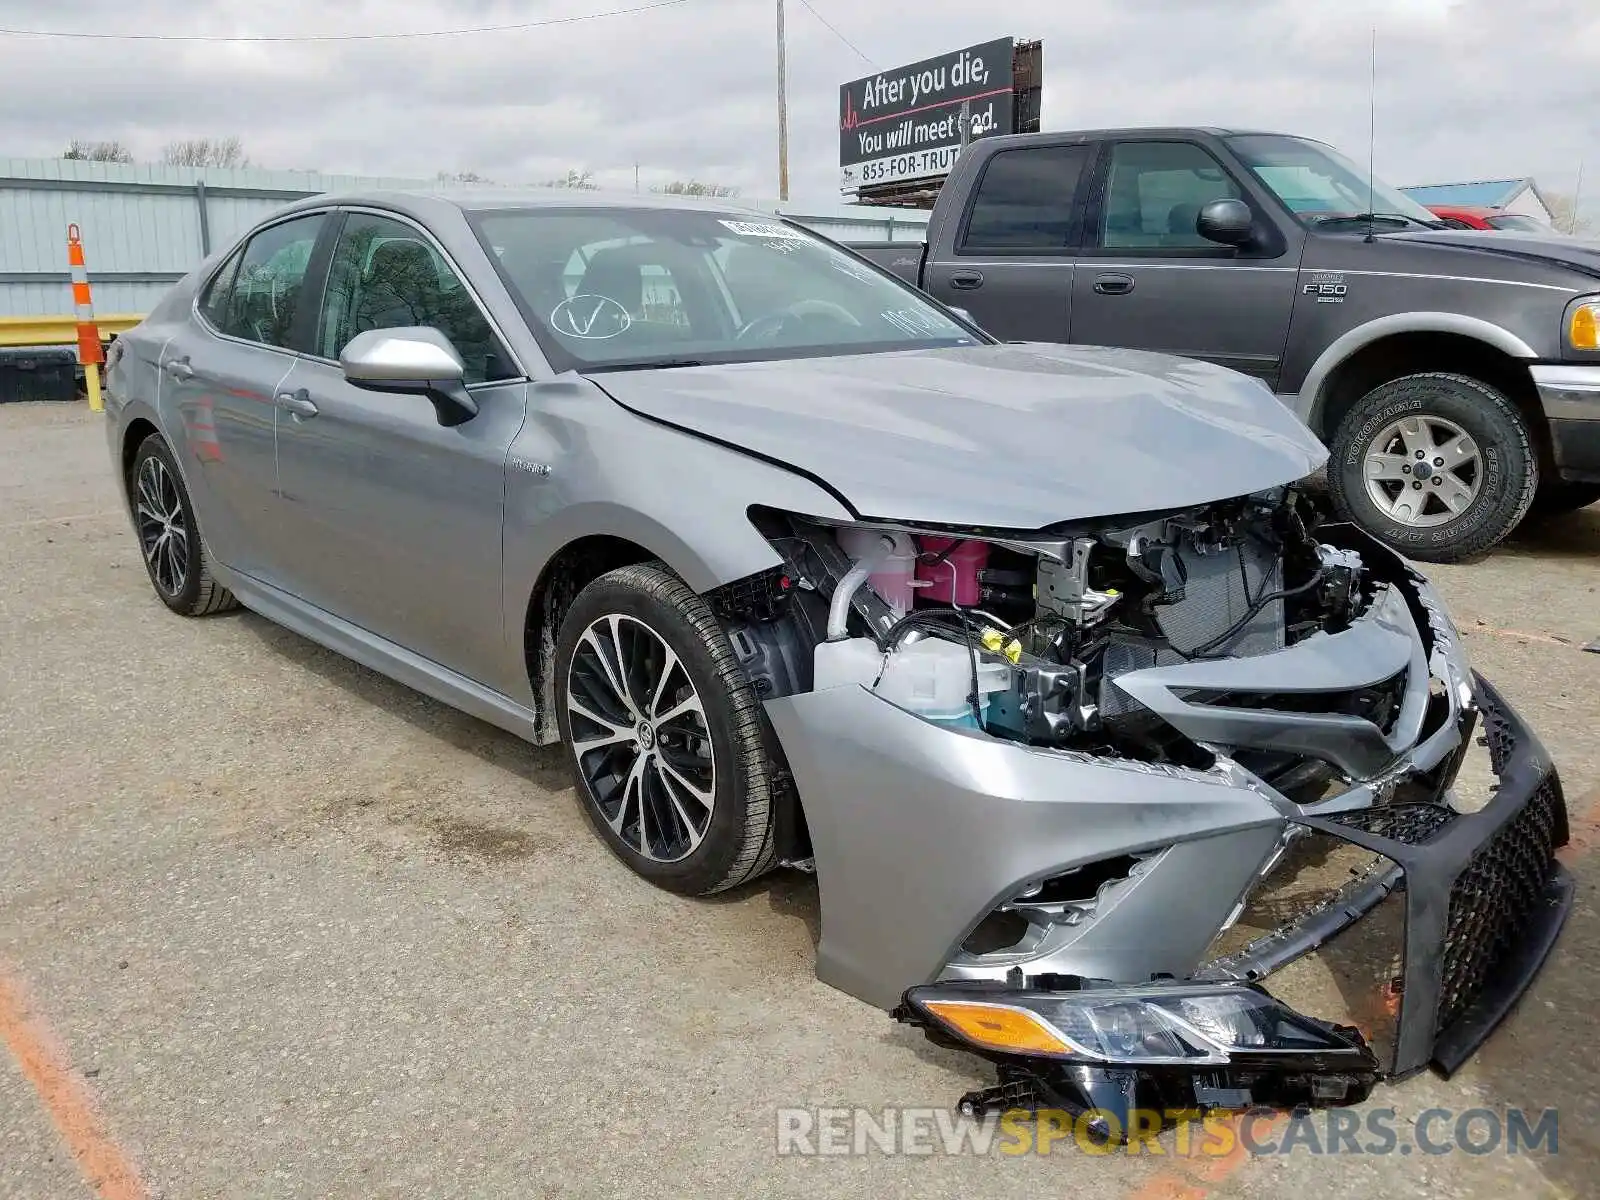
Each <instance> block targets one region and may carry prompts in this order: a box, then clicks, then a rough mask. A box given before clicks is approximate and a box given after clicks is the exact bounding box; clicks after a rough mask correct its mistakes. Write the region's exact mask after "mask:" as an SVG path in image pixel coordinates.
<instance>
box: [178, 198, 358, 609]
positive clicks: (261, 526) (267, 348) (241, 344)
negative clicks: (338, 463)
mask: <svg viewBox="0 0 1600 1200" xmlns="http://www.w3.org/2000/svg"><path fill="white" fill-rule="evenodd" d="M327 220H328V217H327V214H325V213H312V214H308V215H304V216H298V217H294V218H291V219H289V220H286V221H280V222H277V223H275V224H272V225H269V226H267V227H266V228H264V229H261V230H260V231H258V232H257V233H255V234H254V235H252V236H251V237H250V239H249V240H248V241H247V242H245V243H244V245H242V246H241V247H240V248H239V249H238V250H237V251H236V252H235V253H234V254H233V255H232V256H231V257H229V258H228V259H227V260H226V261H225V262H224V263H223V264H222V266H221V267H220V268H218V270H217V271H216V273H215V274H214V275H212V277H211V279H210V280H209V281H208V282H207V283H206V285H205V287H204V288H203V289H202V291H201V293H200V297H199V302H198V303H197V304H196V306H195V309H194V312H193V313H192V314H191V315H190V318H189V320H188V321H187V322H186V323H185V325H184V326H183V328H182V329H181V330H180V331H179V332H178V333H177V334H176V335H175V336H174V337H173V338H171V339H170V340H169V341H168V342H167V345H166V348H165V349H164V351H163V352H162V359H161V370H162V381H161V409H162V414H163V421H164V423H165V424H166V426H167V430H168V433H169V435H170V436H172V438H173V439H174V440H175V441H176V442H177V443H178V445H177V446H176V447H175V449H176V452H177V454H178V456H179V458H180V463H181V466H182V468H183V475H184V480H185V481H186V483H187V484H188V486H189V490H190V493H191V495H192V496H193V498H194V502H195V505H196V507H197V509H198V512H199V516H200V521H201V523H202V525H203V526H204V528H205V532H206V543H207V546H208V548H209V549H210V551H211V553H212V554H214V555H215V556H216V558H217V560H218V561H219V562H221V563H223V564H224V565H226V566H229V567H232V568H233V569H234V570H236V571H242V572H244V573H245V574H247V575H252V576H254V577H256V578H258V579H264V580H266V581H267V582H269V583H281V582H282V580H283V578H284V572H285V570H286V569H287V563H286V561H285V558H284V555H283V544H282V541H281V534H282V530H281V528H280V527H279V525H278V520H277V518H278V505H277V483H278V479H277V466H276V461H275V448H274V424H275V415H276V413H275V407H274V401H273V397H274V396H275V395H276V394H277V391H278V384H279V381H281V380H282V379H283V378H284V377H285V376H286V375H288V374H289V371H290V369H291V368H292V367H293V366H294V362H295V357H294V353H293V351H292V350H291V349H290V348H289V347H290V346H291V344H292V342H293V339H294V334H295V330H296V328H297V325H298V322H299V321H300V319H301V317H302V304H301V301H302V298H303V296H304V295H305V293H306V291H307V290H308V289H307V287H306V283H307V278H308V275H310V274H311V271H310V267H311V263H312V260H313V258H314V257H315V256H316V251H317V249H318V239H319V237H320V235H321V234H322V232H323V230H324V228H325V226H326V223H327Z"/></svg>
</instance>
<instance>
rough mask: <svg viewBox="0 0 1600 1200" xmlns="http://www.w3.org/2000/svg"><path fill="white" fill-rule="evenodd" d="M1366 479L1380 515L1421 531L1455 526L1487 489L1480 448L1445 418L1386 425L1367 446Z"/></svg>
mask: <svg viewBox="0 0 1600 1200" xmlns="http://www.w3.org/2000/svg"><path fill="white" fill-rule="evenodd" d="M1363 473H1364V475H1365V478H1366V485H1367V497H1368V498H1369V499H1370V500H1371V501H1372V503H1373V504H1374V505H1376V506H1377V508H1378V511H1379V512H1381V513H1382V514H1383V515H1384V516H1386V517H1388V518H1389V519H1390V520H1392V521H1396V522H1398V523H1400V524H1401V525H1409V526H1411V527H1413V528H1418V529H1422V528H1428V527H1431V526H1435V525H1443V524H1444V523H1445V522H1447V521H1453V520H1455V519H1456V518H1457V517H1459V516H1460V515H1461V514H1462V513H1464V512H1466V511H1467V509H1469V508H1471V507H1472V502H1473V501H1474V500H1476V499H1477V498H1478V493H1479V492H1480V491H1481V490H1482V489H1483V460H1482V456H1481V454H1480V452H1479V450H1478V443H1477V442H1475V441H1473V439H1472V436H1471V435H1470V434H1468V433H1467V431H1466V430H1465V429H1463V428H1461V426H1459V425H1457V424H1456V423H1455V422H1454V421H1449V420H1446V419H1445V418H1443V417H1435V416H1421V415H1412V416H1408V417H1402V418H1401V419H1400V420H1398V421H1393V422H1391V423H1390V424H1388V425H1386V426H1385V427H1384V428H1383V429H1382V430H1381V431H1380V432H1379V433H1378V436H1377V437H1375V438H1373V439H1372V441H1371V443H1370V444H1369V445H1368V446H1367V452H1366V456H1365V462H1364V468H1363Z"/></svg>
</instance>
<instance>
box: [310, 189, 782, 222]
mask: <svg viewBox="0 0 1600 1200" xmlns="http://www.w3.org/2000/svg"><path fill="white" fill-rule="evenodd" d="M330 205H340V206H351V205H372V206H374V207H378V208H392V209H395V210H397V211H400V212H405V213H410V214H412V215H415V216H422V215H424V214H425V213H426V212H428V211H429V210H432V211H437V210H438V209H439V208H440V207H450V208H457V209H461V210H462V211H464V212H487V211H494V210H503V209H529V208H649V209H662V210H686V211H693V212H711V213H724V214H727V215H729V216H737V217H749V216H752V215H754V216H760V217H765V218H766V219H767V220H769V221H770V220H774V219H775V218H774V217H773V216H772V214H771V213H768V212H763V211H762V210H761V209H757V208H747V207H745V206H743V205H741V204H738V203H737V202H731V201H729V200H727V199H723V198H711V197H701V196H663V195H659V194H657V193H648V194H640V193H637V192H608V191H603V190H591V189H589V188H581V189H580V188H493V187H491V188H472V189H462V188H448V189H446V188H419V189H403V190H402V189H375V190H372V191H351V192H324V193H322V194H320V195H316V196H308V197H306V198H305V199H304V200H301V201H298V202H297V203H295V204H293V205H290V206H289V208H290V209H298V208H327V207H329V206H330ZM285 211H287V210H285Z"/></svg>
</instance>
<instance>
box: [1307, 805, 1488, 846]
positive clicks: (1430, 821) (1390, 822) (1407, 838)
mask: <svg viewBox="0 0 1600 1200" xmlns="http://www.w3.org/2000/svg"><path fill="white" fill-rule="evenodd" d="M1456 816H1457V814H1456V812H1455V811H1454V810H1453V809H1449V808H1446V807H1445V806H1444V805H1442V804H1385V805H1382V806H1380V807H1378V808H1363V809H1360V810H1358V811H1356V812H1348V813H1340V814H1339V815H1338V816H1336V817H1334V818H1333V819H1334V820H1335V821H1338V822H1339V824H1341V825H1348V826H1350V828H1352V829H1360V830H1362V831H1363V832H1366V833H1370V834H1373V835H1374V836H1376V837H1383V838H1389V839H1390V840H1392V841H1396V842H1401V843H1403V844H1405V845H1407V846H1423V845H1426V844H1427V843H1428V842H1431V841H1432V840H1433V839H1434V838H1436V837H1437V836H1438V835H1439V834H1441V833H1443V832H1444V831H1445V830H1446V829H1447V828H1449V826H1450V823H1451V822H1452V821H1454V820H1455V819H1456Z"/></svg>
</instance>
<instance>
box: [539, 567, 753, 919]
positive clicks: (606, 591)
mask: <svg viewBox="0 0 1600 1200" xmlns="http://www.w3.org/2000/svg"><path fill="white" fill-rule="evenodd" d="M555 666H556V714H557V718H558V720H559V721H560V724H561V740H562V741H563V742H564V743H566V745H567V747H568V748H569V749H570V751H571V753H572V769H573V779H574V783H575V785H576V788H577V793H578V800H579V802H580V803H581V804H582V805H583V809H584V812H585V813H586V814H587V815H588V817H589V820H590V822H591V823H592V824H593V825H594V828H595V832H596V833H598V834H599V835H600V836H601V837H602V838H603V839H604V840H605V842H606V844H607V845H608V846H610V847H611V850H612V852H613V853H614V854H616V856H617V857H618V858H620V859H621V860H622V861H623V862H624V863H626V864H627V865H628V866H629V867H630V868H631V869H632V870H633V871H634V872H635V873H637V874H638V875H640V876H642V877H644V878H645V879H647V880H649V881H650V882H651V883H654V884H655V885H657V886H658V887H662V888H665V889H667V890H668V891H672V892H678V893H680V894H682V895H686V896H705V895H710V894H711V893H713V892H720V891H723V890H724V889H726V888H730V887H735V886H737V885H738V884H741V883H745V882H747V881H749V880H751V879H754V878H756V877H757V876H758V875H761V874H763V873H764V872H766V871H767V870H768V869H769V868H771V866H772V865H773V862H774V860H775V857H776V853H777V841H776V822H777V814H778V806H779V795H780V789H779V785H778V781H777V779H776V776H775V772H774V771H773V767H772V762H771V760H770V759H769V757H768V755H767V749H766V743H765V740H764V736H763V727H762V710H761V705H760V702H759V701H758V700H757V699H756V695H755V692H754V690H753V689H752V688H751V686H750V680H749V678H748V677H747V676H746V674H745V671H744V668H743V667H741V666H740V665H739V660H738V658H737V656H736V655H735V654H734V651H733V647H732V646H731V645H730V644H729V642H728V637H727V635H726V634H725V633H724V632H723V630H722V627H721V626H720V625H719V624H718V623H717V618H716V616H715V614H714V613H712V611H711V608H710V606H709V605H707V604H706V602H705V600H704V599H703V598H701V597H700V596H699V595H697V594H696V593H695V592H694V591H693V590H692V589H691V588H689V587H688V586H687V585H686V584H684V582H683V581H682V580H681V579H679V578H678V577H677V576H676V575H674V574H672V572H670V571H669V570H667V569H666V567H665V566H663V565H662V564H660V563H643V564H640V565H638V566H631V567H622V568H620V569H619V570H616V571H612V572H610V573H609V574H606V575H602V576H600V578H598V579H596V580H595V581H594V582H593V583H591V584H589V585H588V586H587V587H586V588H584V589H583V591H581V592H579V593H578V595H577V597H576V598H575V599H574V600H573V602H572V607H571V608H570V609H569V610H568V611H567V615H566V617H565V619H564V620H563V621H562V624H561V633H560V636H559V638H558V639H557V642H556V657H555Z"/></svg>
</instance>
